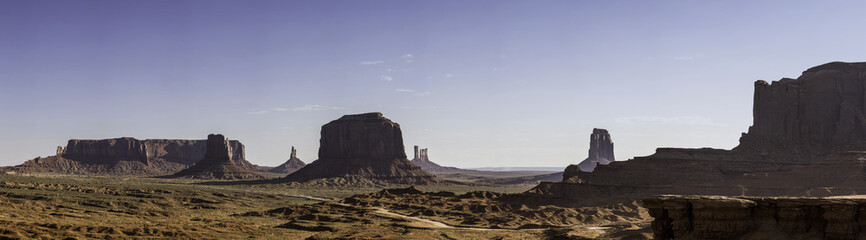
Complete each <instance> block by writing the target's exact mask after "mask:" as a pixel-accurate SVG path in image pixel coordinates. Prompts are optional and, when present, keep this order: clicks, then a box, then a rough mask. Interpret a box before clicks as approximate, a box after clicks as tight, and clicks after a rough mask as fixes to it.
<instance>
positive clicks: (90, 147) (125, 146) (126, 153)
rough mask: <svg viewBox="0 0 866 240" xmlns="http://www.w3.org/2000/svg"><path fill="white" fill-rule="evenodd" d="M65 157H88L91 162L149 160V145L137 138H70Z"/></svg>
mask: <svg viewBox="0 0 866 240" xmlns="http://www.w3.org/2000/svg"><path fill="white" fill-rule="evenodd" d="M63 157H65V158H69V159H87V160H88V161H89V162H115V161H117V160H126V161H140V162H147V147H146V146H145V145H144V144H143V143H142V142H141V141H139V140H138V139H135V138H128V137H125V138H115V139H105V140H77V139H72V140H69V143H67V144H66V151H65V152H64V153H63Z"/></svg>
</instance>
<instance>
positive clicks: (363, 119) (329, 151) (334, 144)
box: [319, 112, 406, 161]
mask: <svg viewBox="0 0 866 240" xmlns="http://www.w3.org/2000/svg"><path fill="white" fill-rule="evenodd" d="M321 133H322V138H321V140H320V141H319V142H320V145H319V159H369V160H379V161H391V159H406V150H405V149H404V148H403V133H402V132H401V131H400V124H397V123H394V122H392V121H391V120H390V119H387V118H385V117H383V116H382V113H378V112H375V113H364V114H357V115H345V116H343V117H341V118H339V119H337V120H334V121H331V122H330V123H328V124H326V125H325V126H322V131H321Z"/></svg>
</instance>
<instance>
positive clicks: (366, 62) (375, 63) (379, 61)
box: [361, 60, 385, 65]
mask: <svg viewBox="0 0 866 240" xmlns="http://www.w3.org/2000/svg"><path fill="white" fill-rule="evenodd" d="M382 63H385V61H381V60H376V61H362V62H361V65H379V64H382Z"/></svg>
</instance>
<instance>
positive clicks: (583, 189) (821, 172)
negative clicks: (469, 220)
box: [528, 62, 866, 203]
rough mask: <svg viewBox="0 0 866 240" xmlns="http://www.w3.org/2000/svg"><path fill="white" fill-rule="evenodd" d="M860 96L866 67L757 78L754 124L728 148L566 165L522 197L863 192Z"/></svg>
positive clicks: (865, 108) (864, 127)
mask: <svg viewBox="0 0 866 240" xmlns="http://www.w3.org/2000/svg"><path fill="white" fill-rule="evenodd" d="M864 99H866V63H843V62H832V63H828V64H824V65H821V66H817V67H813V68H810V69H808V70H806V71H804V72H803V74H802V75H801V76H800V77H798V78H797V79H789V78H783V79H781V80H779V81H773V82H772V83H768V82H766V81H763V80H759V81H756V82H755V95H754V106H753V118H754V120H753V125H752V126H751V127H749V129H748V132H747V133H743V135H742V137H741V138H740V144H739V146H737V147H735V148H734V149H732V150H722V149H711V148H700V149H681V148H659V149H657V150H656V153H655V154H653V155H651V156H647V157H636V158H634V159H631V160H629V161H618V162H610V163H609V164H608V165H607V166H601V167H597V168H595V169H594V170H593V171H592V172H578V171H573V170H574V169H573V168H572V169H571V170H572V171H567V172H566V174H563V175H564V176H563V177H564V179H563V181H562V182H557V183H551V182H543V183H541V184H540V185H539V186H537V187H535V188H534V189H532V190H530V191H529V192H528V194H530V195H533V196H535V197H544V196H550V197H555V198H560V199H562V198H566V199H572V200H574V199H580V202H584V203H587V202H591V201H601V202H610V201H617V200H635V199H641V198H645V197H648V196H651V195H658V194H688V195H694V194H697V195H704V194H712V195H744V196H749V195H752V196H754V195H761V196H829V195H844V194H862V193H863V192H866V174H864V172H866V161H864V160H863V159H866V100H864ZM593 138H594V137H593ZM598 149H601V148H600V146H599V148H598ZM611 149H612V145H611ZM590 152H591V154H590V155H591V156H590V157H592V152H593V151H592V150H590ZM601 153H603V151H599V157H604V156H603V154H601ZM610 157H611V158H613V155H612V154H611V155H610ZM610 160H612V159H610ZM599 165H601V163H600V162H599ZM581 169H582V168H581Z"/></svg>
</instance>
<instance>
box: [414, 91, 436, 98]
mask: <svg viewBox="0 0 866 240" xmlns="http://www.w3.org/2000/svg"><path fill="white" fill-rule="evenodd" d="M430 94H433V93H432V92H430V91H424V92H420V93H416V94H415V96H420V97H423V96H427V95H430Z"/></svg>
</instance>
